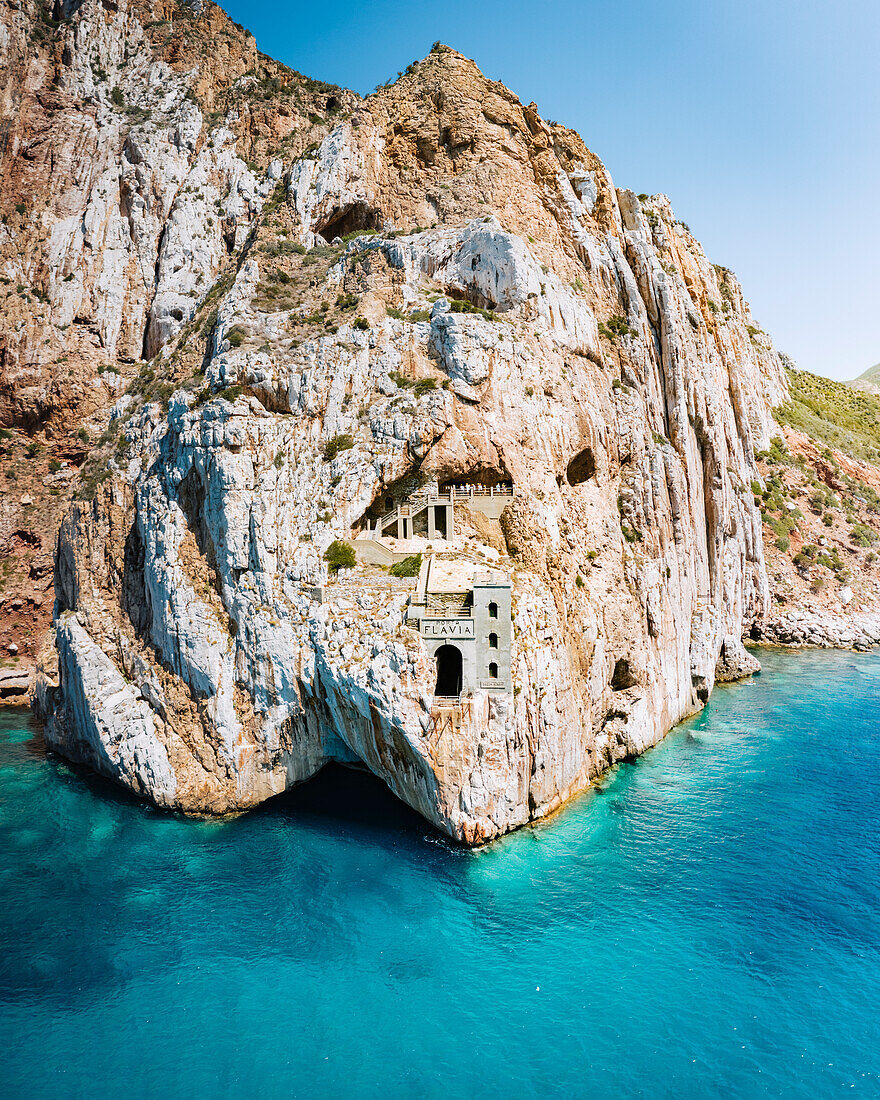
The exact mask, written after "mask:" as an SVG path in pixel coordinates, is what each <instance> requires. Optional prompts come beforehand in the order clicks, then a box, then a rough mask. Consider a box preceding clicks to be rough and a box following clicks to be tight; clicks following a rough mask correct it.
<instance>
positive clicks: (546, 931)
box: [0, 653, 880, 1100]
mask: <svg viewBox="0 0 880 1100" xmlns="http://www.w3.org/2000/svg"><path fill="white" fill-rule="evenodd" d="M761 659H762V661H763V662H764V667H765V671H764V673H763V674H762V675H761V676H760V677H758V678H756V679H755V680H754V681H752V682H746V683H744V684H740V685H735V686H732V687H727V688H721V689H719V690H717V691H716V693H715V694H714V696H713V697H712V700H711V702H710V704H709V706H708V707H707V709H706V710H705V711H704V713H703V714H701V715H700V716H699V717H697V718H696V719H695V720H693V721H691V722H689V723H687V724H686V725H684V726H682V727H680V728H679V729H678V730H676V731H675V732H673V733H672V734H671V735H670V736H669V737H668V738H667V739H666V741H665V742H664V743H663V744H662V745H661V746H659V747H658V748H657V749H655V750H653V751H652V752H650V753H648V754H646V755H645V756H644V757H643V758H642V759H641V760H639V761H638V762H637V763H635V764H632V765H626V766H624V767H621V768H619V769H618V770H617V771H616V772H615V773H614V774H613V775H612V776H610V777H609V778H608V779H607V780H606V781H605V782H604V783H603V786H602V788H601V790H598V791H595V792H591V793H588V794H587V795H585V796H584V797H582V798H581V799H579V800H578V801H576V802H575V803H573V804H572V805H570V806H569V807H568V808H567V809H566V810H564V811H563V812H562V813H560V814H558V815H556V816H555V817H554V818H553V819H552V820H550V821H549V822H546V823H543V824H542V825H540V826H538V827H535V828H530V829H526V830H522V831H520V832H519V833H516V834H514V835H512V836H510V837H507V838H505V839H504V840H502V841H500V842H498V843H496V844H494V845H492V846H491V847H489V848H488V849H485V850H483V851H479V852H467V851H462V850H458V849H456V848H453V847H451V846H450V845H447V844H446V843H445V842H444V841H442V840H441V839H440V838H439V837H438V836H437V835H436V834H434V833H432V832H431V830H430V829H429V828H428V827H427V826H426V825H424V824H423V823H422V822H421V821H420V819H418V818H417V817H416V816H415V815H414V814H412V813H410V811H409V810H407V809H406V808H405V807H403V806H402V805H400V804H399V803H398V802H396V801H395V800H394V799H393V798H392V797H391V796H390V795H389V794H387V793H386V792H385V790H384V788H383V787H382V786H381V785H380V784H379V783H378V782H375V781H373V780H371V779H370V778H369V777H365V776H362V775H358V774H355V773H350V772H345V771H342V770H336V771H331V770H327V771H325V772H324V773H322V775H321V776H319V777H318V778H317V779H316V780H314V781H313V782H312V783H311V784H307V785H306V786H304V787H302V788H300V789H299V790H297V791H295V792H292V793H291V794H289V795H286V796H283V797H282V798H279V799H276V800H275V801H273V802H272V803H270V804H269V805H268V806H265V807H263V808H261V809H260V810H258V811H256V812H254V813H252V814H249V815H247V816H242V817H240V818H237V819H235V820H230V821H225V822H219V823H218V822H214V823H211V822H199V821H188V820H185V819H181V818H176V817H170V816H167V815H165V814H162V813H159V812H158V811H155V810H152V809H150V808H149V807H147V806H145V805H142V804H140V803H138V802H136V801H134V800H132V799H130V798H128V797H127V796H126V795H124V794H122V793H120V792H118V791H117V790H116V789H115V788H114V787H112V786H111V785H109V784H107V783H104V782H103V781H101V780H99V779H96V778H94V777H91V776H89V775H87V774H85V773H83V772H82V771H78V770H77V771H75V770H73V769H71V768H70V767H69V766H68V765H66V764H65V763H64V762H63V761H60V760H58V759H55V758H53V757H51V756H50V757H47V755H46V753H45V751H44V749H43V747H42V745H41V742H40V738H39V735H38V731H37V730H36V729H35V728H34V727H32V726H30V725H29V723H28V720H27V718H26V717H25V715H23V714H22V713H18V714H12V715H10V714H7V715H5V716H2V717H0V1095H3V1096H4V1097H9V1096H16V1097H68V1096H71V1097H72V1096H76V1097H80V1096H82V1097H86V1096H88V1097H96V1098H105V1097H125V1098H127V1100H129V1098H130V1100H135V1098H140V1097H187V1098H192V1100H196V1098H203V1097H225V1096H257V1095H258V1096H260V1097H265V1098H274V1097H290V1096H302V1097H334V1098H335V1097H346V1098H348V1097H383V1098H395V1097H412V1098H418V1100H421V1098H433V1097H437V1098H441V1097H442V1098H444V1100H450V1098H458V1097H479V1098H480V1100H491V1098H495V1097H499V1098H500V1097H505V1098H508V1097H531V1096H536V1097H538V1096H539V1097H542V1098H546V1097H556V1096H564V1097H569V1096H578V1097H580V1096H584V1097H586V1096H589V1097H624V1096H647V1097H667V1096H668V1097H706V1096H723V1097H731V1096H735V1097H738V1096H743V1097H751V1096H774V1097H775V1096H785V1097H788V1096H798V1097H801V1096H803V1097H810V1098H811V1100H817V1098H820V1097H824V1096H837V1095H841V1094H843V1095H850V1096H852V1095H857V1096H878V1095H880V883H878V872H880V853H878V814H880V717H878V712H877V707H876V700H877V697H878V688H880V656H874V655H869V656H855V655H852V654H835V653H794V654H776V653H762V654H761Z"/></svg>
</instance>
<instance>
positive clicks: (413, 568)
mask: <svg viewBox="0 0 880 1100" xmlns="http://www.w3.org/2000/svg"><path fill="white" fill-rule="evenodd" d="M421 568H422V555H421V554H410V556H409V557H408V558H404V559H403V561H397V562H395V563H394V565H392V566H391V568H390V569H389V570H388V572H389V573H390V574H391V576H392V577H417V576H418V575H419V570H420V569H421Z"/></svg>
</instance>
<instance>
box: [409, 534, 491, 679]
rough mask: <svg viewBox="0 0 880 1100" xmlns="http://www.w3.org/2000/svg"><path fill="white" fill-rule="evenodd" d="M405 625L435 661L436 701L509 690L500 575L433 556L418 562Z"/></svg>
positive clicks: (471, 565) (467, 563) (461, 562)
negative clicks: (413, 631)
mask: <svg viewBox="0 0 880 1100" xmlns="http://www.w3.org/2000/svg"><path fill="white" fill-rule="evenodd" d="M407 624H408V625H409V626H411V627H413V628H414V629H417V630H418V631H419V633H420V635H421V637H422V641H423V642H424V645H425V648H426V649H427V651H428V653H430V654H431V656H432V657H433V658H434V659H435V661H436V663H437V680H436V684H435V690H434V696H435V698H447V699H448V698H459V697H461V696H462V695H472V694H473V693H474V692H475V691H512V690H513V684H512V677H511V667H510V646H511V640H512V637H513V627H512V622H511V584H510V577H509V576H507V575H506V574H505V573H501V572H496V571H484V570H480V569H478V568H477V567H476V566H475V565H473V564H472V563H469V562H463V561H443V560H440V559H438V558H436V557H435V556H433V555H432V556H431V557H429V558H428V559H427V560H426V561H425V562H423V564H422V571H421V573H420V575H419V582H418V586H417V588H416V593H415V595H414V596H413V598H412V599H411V601H410V606H409V611H408V615H407Z"/></svg>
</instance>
